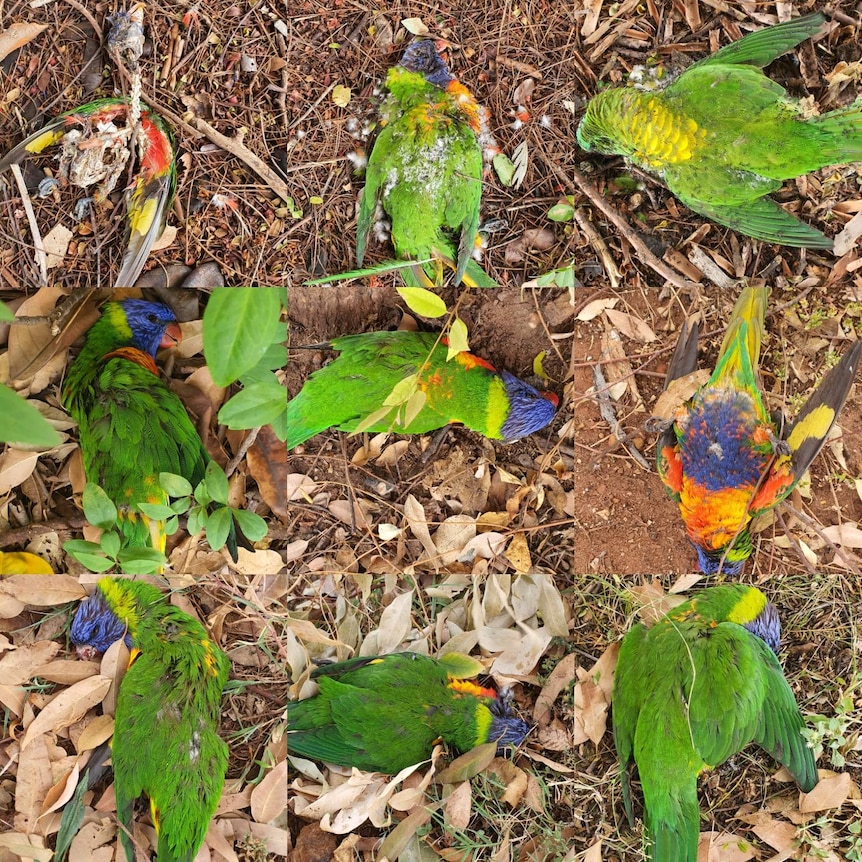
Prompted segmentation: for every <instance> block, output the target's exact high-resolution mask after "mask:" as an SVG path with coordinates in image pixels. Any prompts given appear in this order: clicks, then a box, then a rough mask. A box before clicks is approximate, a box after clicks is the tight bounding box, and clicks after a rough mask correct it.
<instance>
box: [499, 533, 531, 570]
mask: <svg viewBox="0 0 862 862" xmlns="http://www.w3.org/2000/svg"><path fill="white" fill-rule="evenodd" d="M505 556H506V559H507V560H508V561H509V562H510V563H511V564H512V567H513V568H514V569H515V571H516V572H518V573H520V574H526V573H527V572H529V571H530V569H532V568H533V559H532V557H531V556H530V548H529V546H528V545H527V537H526V535H524V533H520V532H519V533H515V535H514V536H512V541H511V542H509V547H508V548H506V554H505Z"/></svg>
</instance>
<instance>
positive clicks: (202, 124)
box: [191, 117, 290, 201]
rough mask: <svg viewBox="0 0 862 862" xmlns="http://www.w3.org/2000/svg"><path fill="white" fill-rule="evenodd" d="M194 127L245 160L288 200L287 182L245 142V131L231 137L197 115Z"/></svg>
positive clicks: (241, 159) (280, 195)
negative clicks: (243, 140)
mask: <svg viewBox="0 0 862 862" xmlns="http://www.w3.org/2000/svg"><path fill="white" fill-rule="evenodd" d="M191 125H192V128H194V129H195V130H196V131H198V132H202V133H203V134H204V135H206V137H208V138H209V139H210V140H211V141H212V142H213V143H214V144H216V146H219V147H221V148H222V149H223V150H226V151H227V152H229V153H230V154H231V155H232V156H236V157H237V158H238V159H239V160H240V161H242V162H245V164H246V165H248V166H249V167H250V168H251V169H252V170H253V171H254V172H255V173H256V174H257V175H258V176H259V177H260V178H261V179H262V180H263V181H264V182H265V183H266V184H267V185H268V186H269V187H270V188H271V189H272V190H273V191H274V192H275V193H276V194H277V195H278V196H279V198H281V200H283V201H284V200H287V199H288V198H289V197H290V194H289V192H288V189H287V183H285V182H284V180H282V179H281V177H279V176H278V175H277V174H276V173H275V171H273V170H272V169H271V168H270V167H269V165H267V163H266V162H264V161H263V159H260V158H258V157H257V156H256V155H255V154H254V153H253V152H252V151H251V150H250V149H249V148H248V147H247V146H246V145H245V144H244V143H243V142H242V139H243V137H244V133H242V132H238V133H237V134H236V135H234V137H232V138H229V137H228V136H227V135H223V134H222V133H221V132H218V131H216V130H215V129H214V128H213V127H212V126H211V125H210V124H209V123H208V122H207V121H206V120H202V119H201V118H200V117H195V118H194V119H193V120H192V122H191Z"/></svg>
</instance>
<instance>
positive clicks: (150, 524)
mask: <svg viewBox="0 0 862 862" xmlns="http://www.w3.org/2000/svg"><path fill="white" fill-rule="evenodd" d="M181 338H182V333H181V331H180V328H179V326H178V325H177V322H176V318H175V317H174V314H173V312H172V311H171V310H170V309H169V308H168V307H167V306H165V305H161V304H160V303H155V302H145V301H144V300H140V299H127V300H124V301H123V302H109V303H106V304H105V306H104V307H103V309H102V316H101V317H100V318H99V320H98V321H96V323H95V324H94V325H93V326H92V327H91V328H90V330H89V331H88V332H87V338H86V341H85V343H84V346H83V348H82V349H81V352H80V353H79V354H78V356H77V357H76V359H75V361H74V362H73V363H72V365H71V366H70V368H69V371H68V373H67V375H66V381H65V384H64V387H63V406H64V407H65V408H66V410H68V411H69V413H70V414H71V415H72V417H73V418H74V419H75V420H76V421H77V423H78V426H79V430H80V439H81V454H82V456H83V461H84V473H85V475H86V477H87V479H88V481H91V482H96V483H97V484H98V485H100V486H101V487H102V488H103V489H104V490H105V492H106V493H107V495H108V497H109V498H110V499H111V500H112V501H113V502H114V504H115V505H116V506H117V509H118V512H119V527H120V532H121V536H122V545H121V547H123V548H126V547H153V548H156V549H157V550H158V551H161V552H162V553H164V551H165V542H166V533H165V523H164V522H163V521H158V520H153V519H150V518H149V517H148V516H147V515H146V514H144V513H143V512H142V511H141V510H140V509H139V508H138V507H139V504H141V503H155V504H161V505H167V504H168V503H169V499H168V497H167V495H166V493H165V492H164V490H162V488H161V486H160V484H159V473H163V472H166V473H176V474H178V475H180V476H184V477H185V478H186V479H187V480H188V481H189V482H190V483H191V485H192V487H195V486H196V485H197V484H198V483H199V482H200V481H201V480H202V479H203V478H204V473H205V472H206V468H207V465H208V464H209V462H210V456H209V454H208V452H207V451H206V448H205V447H204V445H203V442H202V441H201V438H200V436H199V435H198V433H197V431H196V430H195V427H194V425H193V424H192V422H191V419H189V416H188V413H186V410H185V407H183V403H182V401H180V399H179V398H178V397H177V395H176V394H175V393H174V392H172V391H171V390H170V389H169V388H168V387H167V385H166V384H165V383H164V381H163V380H162V379H161V377H159V372H158V368H157V367H156V363H155V355H156V352H157V351H158V350H159V349H160V348H166V347H173V346H175V345H176V344H178V343H179V341H180V339H181ZM228 514H229V515H231V513H230V512H229V511H228ZM236 539H237V532H236V528H235V526H234V522H233V517H232V515H231V517H230V529H229V533H228V550H229V551H230V553H231V556H232V557H233V559H234V561H236V559H237V552H236Z"/></svg>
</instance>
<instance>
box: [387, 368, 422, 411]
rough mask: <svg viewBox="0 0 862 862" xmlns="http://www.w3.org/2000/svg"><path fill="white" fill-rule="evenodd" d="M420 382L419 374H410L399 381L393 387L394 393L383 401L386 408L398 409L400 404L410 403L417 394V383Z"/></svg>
mask: <svg viewBox="0 0 862 862" xmlns="http://www.w3.org/2000/svg"><path fill="white" fill-rule="evenodd" d="M418 380H419V375H418V374H410V375H409V376H408V377H405V378H404V379H403V380H399V381H398V382H397V383H396V384H395V385H394V386H393V387H392V391H391V392H390V393H389V394H388V395H387V396H386V398H384V399H383V404H384V406H387V407H397V406H398V405H399V404H404V403H405V402H407V401H409V400H410V399H411V398H412V397H413V394H414V393H415V392H416V382H417V381H418Z"/></svg>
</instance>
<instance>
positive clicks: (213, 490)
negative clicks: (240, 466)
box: [204, 461, 230, 506]
mask: <svg viewBox="0 0 862 862" xmlns="http://www.w3.org/2000/svg"><path fill="white" fill-rule="evenodd" d="M204 481H205V482H206V484H207V491H209V494H210V497H212V498H213V500H215V502H216V503H221V504H222V505H223V506H226V505H227V503H228V494H229V493H230V486H229V485H228V481H227V476H226V475H225V472H224V470H222V468H221V467H219V465H218V464H216V462H215V461H210V462H209V464H207V471H206V474H205V475H204Z"/></svg>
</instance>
